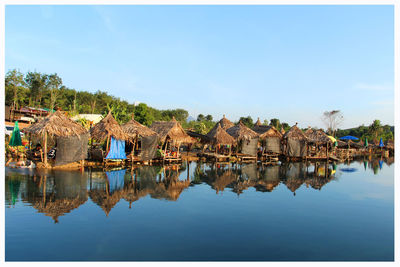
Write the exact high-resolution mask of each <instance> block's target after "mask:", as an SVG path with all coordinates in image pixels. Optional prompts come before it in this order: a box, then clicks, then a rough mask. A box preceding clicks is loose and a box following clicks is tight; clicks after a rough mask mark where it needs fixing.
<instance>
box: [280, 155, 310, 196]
mask: <svg viewBox="0 0 400 267" xmlns="http://www.w3.org/2000/svg"><path fill="white" fill-rule="evenodd" d="M281 167H282V170H281V172H282V174H283V177H282V178H283V183H284V184H285V185H286V187H287V188H288V189H289V190H290V191H292V192H293V195H296V190H297V189H298V188H299V187H300V186H301V185H302V184H303V183H304V177H305V175H304V172H305V170H304V168H303V164H302V163H300V162H299V163H289V164H284V165H282V166H281Z"/></svg>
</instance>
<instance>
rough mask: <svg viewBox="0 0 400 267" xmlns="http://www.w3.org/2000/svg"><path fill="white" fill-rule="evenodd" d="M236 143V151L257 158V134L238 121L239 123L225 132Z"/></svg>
mask: <svg viewBox="0 0 400 267" xmlns="http://www.w3.org/2000/svg"><path fill="white" fill-rule="evenodd" d="M226 132H227V133H228V134H230V135H231V136H232V137H233V138H235V140H236V142H237V143H238V147H237V151H239V150H241V153H243V154H246V155H251V156H257V146H258V134H257V133H256V132H254V131H253V130H252V129H250V128H249V127H247V126H246V125H244V124H243V123H242V121H239V123H238V124H237V125H235V126H233V127H231V128H229V129H228V130H226Z"/></svg>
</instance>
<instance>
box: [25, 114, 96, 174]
mask: <svg viewBox="0 0 400 267" xmlns="http://www.w3.org/2000/svg"><path fill="white" fill-rule="evenodd" d="M23 131H24V132H25V133H29V134H31V135H35V136H39V137H41V138H43V146H44V147H43V150H44V152H43V155H42V159H43V162H44V165H45V167H47V152H48V151H47V142H48V137H51V138H54V139H56V140H57V141H58V142H57V143H58V145H59V146H60V147H59V148H61V147H62V148H63V149H58V151H57V154H56V165H62V164H66V163H70V162H74V161H79V160H84V159H85V158H86V154H87V140H88V135H87V131H86V129H85V128H83V127H82V125H80V124H79V123H76V122H74V121H72V120H71V119H69V118H68V117H67V116H66V115H65V114H64V113H63V112H61V111H59V110H58V111H56V112H54V113H52V114H50V115H48V116H47V117H46V118H44V119H42V120H41V121H39V122H37V123H35V124H32V125H31V126H29V127H27V128H24V129H23ZM66 144H68V146H69V147H66ZM65 148H67V149H69V151H65ZM72 150H73V152H74V153H72V154H73V155H71V151H72ZM57 155H58V162H57ZM57 163H59V164H57ZM82 164H83V162H82Z"/></svg>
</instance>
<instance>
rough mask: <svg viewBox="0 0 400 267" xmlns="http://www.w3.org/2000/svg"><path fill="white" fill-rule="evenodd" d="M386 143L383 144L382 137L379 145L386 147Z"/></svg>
mask: <svg viewBox="0 0 400 267" xmlns="http://www.w3.org/2000/svg"><path fill="white" fill-rule="evenodd" d="M384 146H385V145H384V144H383V141H382V138H381V140H380V141H379V147H384Z"/></svg>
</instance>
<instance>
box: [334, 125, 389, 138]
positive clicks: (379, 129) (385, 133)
mask: <svg viewBox="0 0 400 267" xmlns="http://www.w3.org/2000/svg"><path fill="white" fill-rule="evenodd" d="M346 135H352V136H355V137H358V138H360V139H361V140H363V141H364V140H365V138H367V140H368V142H370V143H371V142H375V143H376V142H379V140H380V138H382V140H383V141H384V142H385V141H387V140H393V138H394V127H393V126H390V125H381V122H380V121H379V120H374V121H373V122H372V123H371V124H370V125H369V126H364V125H361V126H358V127H357V128H351V129H346V130H341V129H338V130H337V131H336V137H338V138H340V137H342V136H346Z"/></svg>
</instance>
